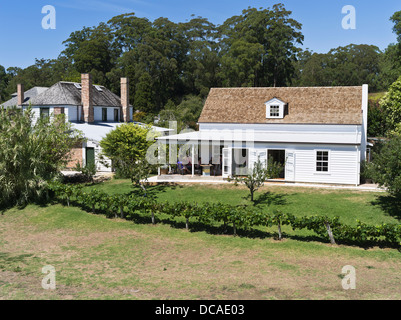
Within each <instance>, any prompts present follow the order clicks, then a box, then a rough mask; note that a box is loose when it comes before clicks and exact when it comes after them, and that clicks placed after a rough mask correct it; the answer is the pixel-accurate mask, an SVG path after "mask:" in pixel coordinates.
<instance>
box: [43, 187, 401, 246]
mask: <svg viewBox="0 0 401 320" xmlns="http://www.w3.org/2000/svg"><path fill="white" fill-rule="evenodd" d="M50 188H51V190H53V191H54V193H55V196H56V199H57V200H58V201H60V202H62V203H64V204H66V205H68V206H69V205H70V204H71V199H75V202H74V204H77V205H78V206H80V207H81V208H83V209H85V210H87V211H91V212H92V213H104V214H106V216H107V217H110V218H111V217H118V216H119V217H121V218H126V217H127V216H128V215H131V214H133V213H135V212H136V211H140V212H143V213H146V214H149V215H150V216H151V219H152V223H153V224H154V223H155V214H160V213H164V214H167V215H169V216H171V217H183V218H184V219H185V225H186V229H189V224H190V221H191V220H192V221H193V220H196V221H198V222H201V223H203V224H212V223H215V222H217V223H220V224H223V225H224V226H225V227H226V226H227V225H231V226H232V227H233V231H234V235H236V234H237V229H238V228H240V229H245V230H247V229H250V228H252V227H256V226H264V227H273V226H275V227H276V228H277V233H278V238H279V239H280V240H281V239H282V232H281V227H282V226H284V225H288V226H290V227H291V228H292V229H293V230H300V229H307V230H311V231H313V232H315V233H316V234H317V235H319V236H320V237H325V238H329V240H330V242H331V243H333V244H334V243H336V242H335V241H336V240H338V241H342V242H357V243H365V242H370V243H377V244H380V243H383V244H391V245H400V244H401V225H399V224H386V223H383V224H381V225H376V226H373V225H367V224H365V223H363V222H361V221H358V220H357V221H356V226H349V225H346V224H344V223H342V222H340V220H339V218H338V217H335V218H330V217H327V216H304V217H296V216H294V215H292V214H288V213H283V212H280V211H274V212H271V213H268V212H265V211H261V210H260V209H258V208H255V207H249V206H234V205H229V204H223V203H202V204H198V203H193V202H186V201H181V202H167V201H166V202H156V201H154V200H152V199H149V198H144V197H135V196H133V195H129V196H128V195H122V194H119V195H108V194H107V193H105V192H102V191H99V190H97V189H93V190H91V191H90V192H84V191H82V187H81V186H79V185H64V184H61V183H54V184H52V185H51V187H50Z"/></svg>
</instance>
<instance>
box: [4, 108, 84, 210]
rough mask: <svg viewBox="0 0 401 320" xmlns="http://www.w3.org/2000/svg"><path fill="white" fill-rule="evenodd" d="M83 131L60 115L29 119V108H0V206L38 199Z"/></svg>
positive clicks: (30, 114)
mask: <svg viewBox="0 0 401 320" xmlns="http://www.w3.org/2000/svg"><path fill="white" fill-rule="evenodd" d="M82 140H83V135H82V134H81V133H80V132H79V131H77V130H75V129H73V128H72V127H71V124H70V123H69V122H68V121H65V118H64V115H59V116H54V117H46V118H41V119H39V120H38V121H36V123H34V121H33V114H32V111H31V109H28V110H26V111H21V110H18V109H16V108H13V109H0V194H1V195H2V196H1V198H0V206H9V205H15V204H18V205H24V204H26V203H28V202H29V201H35V200H38V199H39V198H40V197H41V196H43V195H44V194H45V192H46V190H47V185H48V181H50V180H52V179H53V178H55V177H56V176H57V175H58V174H59V173H60V170H61V169H62V168H63V167H65V165H66V164H67V162H68V159H69V154H70V151H71V149H72V147H73V146H74V145H76V144H77V143H79V142H81V141H82Z"/></svg>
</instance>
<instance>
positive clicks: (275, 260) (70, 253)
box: [0, 217, 401, 299]
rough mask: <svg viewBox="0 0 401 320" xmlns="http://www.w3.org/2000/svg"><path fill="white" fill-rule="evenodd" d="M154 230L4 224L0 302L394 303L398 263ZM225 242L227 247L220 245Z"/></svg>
mask: <svg viewBox="0 0 401 320" xmlns="http://www.w3.org/2000/svg"><path fill="white" fill-rule="evenodd" d="M102 218H103V217H99V219H102ZM118 222H119V220H116V221H115V223H118ZM155 228H168V227H167V226H151V225H149V226H144V225H141V226H140V227H139V228H138V229H137V230H135V229H131V228H128V227H127V229H123V228H121V230H120V229H119V230H113V231H109V232H101V231H98V230H92V231H86V233H85V234H82V233H81V234H80V233H79V232H78V231H76V230H70V229H57V230H52V231H50V230H48V231H47V230H45V231H43V229H39V228H37V227H36V226H35V225H27V224H26V223H21V221H17V220H13V218H12V217H10V218H9V219H7V217H5V218H4V219H3V220H2V227H1V228H0V234H1V239H2V240H1V242H0V248H1V249H0V252H2V254H3V255H4V256H3V260H1V259H0V262H2V261H3V262H2V263H3V266H2V267H1V266H0V293H1V294H0V295H1V296H2V297H3V298H4V299H17V298H23V299H47V298H56V299H79V298H85V299H102V298H119V299H120V298H121V299H401V276H400V273H399V270H400V267H401V262H400V261H398V260H391V259H388V260H378V259H373V258H364V257H354V256H352V255H351V254H347V255H344V256H343V255H340V254H339V253H336V251H335V250H332V251H331V250H330V249H331V245H328V244H319V246H320V250H317V251H316V252H314V251H313V250H309V249H308V246H307V245H305V244H302V245H301V244H300V245H299V250H297V249H296V246H293V247H292V248H291V249H288V248H286V246H285V245H286V244H289V243H290V242H294V241H293V240H288V239H287V240H285V241H283V242H281V243H280V242H278V241H274V240H272V239H264V240H263V242H262V241H261V240H260V239H255V240H254V241H255V244H252V246H249V247H247V246H244V247H242V246H240V247H237V246H236V245H235V243H237V244H242V242H241V241H240V240H241V239H240V238H232V236H231V235H230V236H225V235H213V236H211V237H213V238H209V237H208V236H205V235H204V234H203V233H199V236H197V235H196V234H192V233H189V232H187V231H185V230H179V231H177V230H173V229H172V230H171V236H170V235H168V234H166V233H165V234H163V233H159V232H157V230H155ZM203 237H205V238H203ZM231 238H232V239H233V243H232V244H231V243H230V241H227V239H231ZM205 239H207V240H205ZM248 240H249V239H244V241H248ZM249 241H251V240H249ZM294 248H295V249H294ZM333 249H334V248H333ZM361 250H362V249H361ZM320 252H324V254H321V253H320ZM0 258H1V256H0ZM49 261H51V263H50V264H53V263H54V265H56V266H57V272H58V273H57V276H58V278H57V279H58V280H57V289H56V290H55V291H54V292H52V291H49V290H44V289H43V288H42V287H41V280H42V278H43V276H44V275H43V274H42V273H41V267H42V266H43V265H44V264H47V263H48V262H49ZM345 265H352V266H354V267H355V268H356V271H357V274H356V275H357V282H356V284H357V289H356V290H344V289H343V288H342V286H341V283H342V282H341V281H342V277H343V276H344V275H342V267H343V266H345ZM15 268H18V269H19V270H18V271H15V270H14V269H15Z"/></svg>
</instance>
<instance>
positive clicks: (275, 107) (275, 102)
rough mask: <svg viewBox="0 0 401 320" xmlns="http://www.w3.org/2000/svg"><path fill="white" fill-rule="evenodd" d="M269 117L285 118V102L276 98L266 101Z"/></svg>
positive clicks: (267, 116) (267, 115)
mask: <svg viewBox="0 0 401 320" xmlns="http://www.w3.org/2000/svg"><path fill="white" fill-rule="evenodd" d="M265 105H266V118H267V119H283V118H284V107H285V102H283V101H281V100H279V99H277V98H274V99H272V100H270V101H267V102H266V103H265Z"/></svg>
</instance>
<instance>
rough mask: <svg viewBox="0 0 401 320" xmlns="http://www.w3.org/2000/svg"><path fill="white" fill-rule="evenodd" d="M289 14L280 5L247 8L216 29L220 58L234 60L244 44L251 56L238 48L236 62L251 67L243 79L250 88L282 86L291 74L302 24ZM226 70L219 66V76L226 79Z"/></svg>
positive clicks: (300, 42) (227, 65)
mask: <svg viewBox="0 0 401 320" xmlns="http://www.w3.org/2000/svg"><path fill="white" fill-rule="evenodd" d="M291 14H292V12H291V11H288V10H286V9H285V8H284V5H283V4H276V5H274V6H273V7H272V8H271V9H270V8H267V9H262V8H261V9H260V10H258V9H256V8H248V9H246V10H243V12H242V15H239V16H234V17H232V18H229V19H227V20H226V21H225V22H224V23H223V25H222V26H221V27H220V28H219V32H220V41H221V44H222V47H221V55H222V56H223V57H224V56H228V57H230V56H231V57H233V60H232V61H234V59H235V57H236V56H238V49H239V48H241V47H242V48H244V47H245V46H246V44H247V45H248V46H249V48H251V49H252V50H251V51H252V54H250V55H246V52H245V51H244V50H243V49H242V50H241V51H242V54H241V55H240V59H241V60H245V61H247V62H246V64H247V65H251V66H253V67H252V68H251V69H250V70H249V72H248V74H247V75H244V76H245V78H247V79H252V78H254V81H253V82H254V83H253V85H254V86H286V85H287V84H288V83H290V82H291V80H292V77H293V75H294V72H295V70H294V61H296V59H297V53H298V52H299V51H300V48H299V45H301V44H302V42H303V40H304V37H303V35H302V33H301V27H302V25H301V24H300V23H299V22H297V21H296V20H294V19H292V18H291ZM240 42H242V43H240ZM261 48H263V49H262V50H261ZM259 50H261V52H259ZM230 67H231V66H230V65H229V64H226V65H223V66H222V73H223V77H226V78H227V77H228V75H227V72H228V71H229V70H230ZM252 74H253V75H252ZM244 76H243V77H241V78H244ZM231 78H232V77H231ZM234 80H235V79H234V78H232V79H231V81H234ZM237 85H243V84H241V83H240V82H239V83H237ZM245 85H249V84H245Z"/></svg>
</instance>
